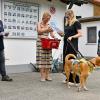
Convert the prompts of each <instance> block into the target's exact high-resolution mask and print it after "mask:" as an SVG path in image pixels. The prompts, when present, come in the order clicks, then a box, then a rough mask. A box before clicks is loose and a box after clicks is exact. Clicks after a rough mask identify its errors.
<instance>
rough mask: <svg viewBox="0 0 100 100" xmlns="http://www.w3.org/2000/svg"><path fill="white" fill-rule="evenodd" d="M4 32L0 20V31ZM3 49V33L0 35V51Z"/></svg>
mask: <svg viewBox="0 0 100 100" xmlns="http://www.w3.org/2000/svg"><path fill="white" fill-rule="evenodd" d="M1 32H4V28H3V23H2V21H1V20H0V33H1ZM3 49H4V43H3V35H0V51H2V50H3Z"/></svg>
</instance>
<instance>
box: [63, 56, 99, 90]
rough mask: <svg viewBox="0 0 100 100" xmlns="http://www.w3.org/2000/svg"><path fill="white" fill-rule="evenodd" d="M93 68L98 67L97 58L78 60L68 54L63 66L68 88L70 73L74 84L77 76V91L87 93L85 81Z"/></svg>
mask: <svg viewBox="0 0 100 100" xmlns="http://www.w3.org/2000/svg"><path fill="white" fill-rule="evenodd" d="M95 66H100V57H99V56H98V57H95V58H92V59H90V60H88V61H87V60H86V59H84V58H82V59H80V60H78V59H76V56H75V55H73V54H68V55H67V56H66V57H65V65H64V70H65V74H66V78H67V85H68V88H70V86H69V77H70V72H72V73H73V81H74V83H76V82H75V77H76V75H79V79H80V85H79V87H78V91H80V90H85V91H87V90H88V89H87V88H86V80H87V77H88V75H89V73H91V72H92V71H93V69H94V68H95Z"/></svg>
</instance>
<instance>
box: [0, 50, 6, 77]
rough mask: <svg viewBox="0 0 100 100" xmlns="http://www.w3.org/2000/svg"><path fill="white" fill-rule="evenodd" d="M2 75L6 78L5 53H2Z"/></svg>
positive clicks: (0, 64) (0, 59) (0, 67)
mask: <svg viewBox="0 0 100 100" xmlns="http://www.w3.org/2000/svg"><path fill="white" fill-rule="evenodd" d="M0 73H1V76H6V69H5V57H4V51H0Z"/></svg>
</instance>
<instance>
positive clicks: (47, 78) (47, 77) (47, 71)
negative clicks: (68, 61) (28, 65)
mask: <svg viewBox="0 0 100 100" xmlns="http://www.w3.org/2000/svg"><path fill="white" fill-rule="evenodd" d="M45 78H46V80H47V81H51V80H52V78H51V77H50V68H46V77H45Z"/></svg>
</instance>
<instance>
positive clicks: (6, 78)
mask: <svg viewBox="0 0 100 100" xmlns="http://www.w3.org/2000/svg"><path fill="white" fill-rule="evenodd" d="M1 81H9V82H11V81H13V79H11V78H10V77H9V76H8V75H6V76H2V79H1Z"/></svg>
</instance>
